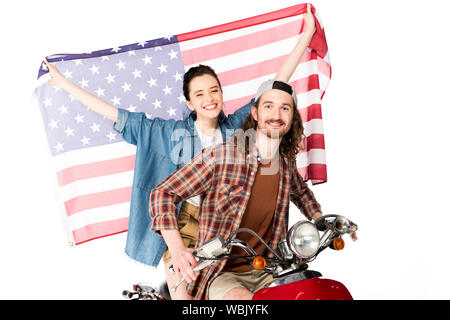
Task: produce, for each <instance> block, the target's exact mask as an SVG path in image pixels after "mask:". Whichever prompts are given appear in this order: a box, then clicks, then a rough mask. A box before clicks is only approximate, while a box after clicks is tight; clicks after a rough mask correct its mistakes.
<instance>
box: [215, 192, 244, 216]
mask: <svg viewBox="0 0 450 320" xmlns="http://www.w3.org/2000/svg"><path fill="white" fill-rule="evenodd" d="M244 197H245V190H244V187H243V186H241V185H231V184H222V185H220V186H219V187H218V191H217V207H216V208H217V211H216V214H217V215H218V216H221V217H222V218H225V217H234V216H236V214H237V213H238V212H239V210H240V209H241V203H242V200H243V198H244Z"/></svg>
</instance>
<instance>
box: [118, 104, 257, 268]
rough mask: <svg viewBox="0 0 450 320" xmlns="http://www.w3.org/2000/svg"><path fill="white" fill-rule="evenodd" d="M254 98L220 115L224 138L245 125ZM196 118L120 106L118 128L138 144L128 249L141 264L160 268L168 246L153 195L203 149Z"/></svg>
mask: <svg viewBox="0 0 450 320" xmlns="http://www.w3.org/2000/svg"><path fill="white" fill-rule="evenodd" d="M253 101H254V99H252V100H251V101H250V102H249V103H248V104H246V105H245V106H243V107H241V108H240V109H238V110H237V111H236V112H235V113H233V114H230V115H228V116H225V115H224V114H223V113H222V114H221V115H220V116H219V125H220V130H221V132H222V137H223V141H226V140H228V139H229V138H230V137H231V135H232V134H233V133H234V131H235V130H236V129H237V128H240V127H241V125H242V124H243V122H244V120H245V118H246V117H247V115H248V114H249V113H250V109H251V106H252V104H253ZM195 119H196V115H195V113H191V114H190V116H189V117H188V118H187V119H186V120H163V119H160V118H155V119H148V118H147V117H146V116H145V113H138V112H128V111H127V110H124V109H119V114H118V120H117V122H116V123H115V124H114V129H115V130H116V131H117V132H119V133H121V134H122V136H123V138H124V140H125V141H127V142H128V143H131V144H133V145H135V146H136V160H135V166H134V176H133V186H132V193H131V203H130V216H129V222H128V234H127V243H126V248H125V252H126V254H127V255H128V256H129V257H130V258H132V259H134V260H137V261H139V262H141V263H144V264H147V265H150V266H155V267H156V266H157V265H158V263H159V261H160V260H161V257H162V255H163V253H164V251H165V250H166V248H167V247H166V243H165V242H164V239H163V238H162V237H161V236H160V235H158V234H156V233H155V232H153V231H152V230H150V226H151V223H152V221H151V219H150V215H149V196H150V192H151V190H152V189H153V188H154V187H155V186H156V185H158V184H159V183H160V182H161V181H162V180H164V179H165V178H166V177H167V176H169V175H170V174H171V173H172V172H174V171H175V170H177V169H178V168H180V167H181V166H182V165H183V164H185V163H187V162H188V161H190V160H191V159H192V158H193V157H194V155H196V154H197V153H198V152H200V150H201V142H200V139H199V137H198V135H197V131H196V130H195V125H194V121H195Z"/></svg>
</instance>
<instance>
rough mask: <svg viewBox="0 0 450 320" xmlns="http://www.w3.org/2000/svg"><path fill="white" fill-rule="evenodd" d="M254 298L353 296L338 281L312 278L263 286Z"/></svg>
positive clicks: (327, 298) (309, 298)
mask: <svg viewBox="0 0 450 320" xmlns="http://www.w3.org/2000/svg"><path fill="white" fill-rule="evenodd" d="M253 300H353V297H352V295H351V294H350V292H349V291H348V289H347V288H346V287H345V286H344V285H343V284H342V283H340V282H338V281H335V280H330V279H322V278H311V279H305V280H300V281H294V282H289V283H285V284H281V285H277V286H273V287H266V288H262V289H261V290H258V291H257V292H256V293H255V294H254V296H253Z"/></svg>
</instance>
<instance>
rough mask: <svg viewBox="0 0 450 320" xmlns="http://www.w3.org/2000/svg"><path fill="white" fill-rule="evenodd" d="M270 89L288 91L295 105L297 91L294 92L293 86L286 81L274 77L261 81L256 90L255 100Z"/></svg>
mask: <svg viewBox="0 0 450 320" xmlns="http://www.w3.org/2000/svg"><path fill="white" fill-rule="evenodd" d="M272 89H278V90H281V91H284V92H287V93H289V94H290V95H291V96H292V99H294V103H295V105H297V93H296V92H295V90H294V88H293V87H292V86H291V85H290V84H289V83H287V82H284V81H279V80H274V79H270V80H266V81H264V82H263V83H261V85H260V86H259V88H258V90H257V91H256V96H255V100H258V99H259V97H261V95H262V94H263V93H264V92H266V91H269V90H272Z"/></svg>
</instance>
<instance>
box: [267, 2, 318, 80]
mask: <svg viewBox="0 0 450 320" xmlns="http://www.w3.org/2000/svg"><path fill="white" fill-rule="evenodd" d="M303 19H304V23H305V27H304V29H303V34H302V36H301V38H300V39H299V40H298V42H297V44H296V46H295V48H294V49H293V50H292V52H291V53H290V54H289V56H288V58H287V59H286V61H285V62H284V63H283V64H282V66H281V68H280V70H278V73H277V75H276V76H275V80H280V81H284V82H289V79H290V78H291V76H292V74H293V73H294V71H295V69H296V68H297V65H298V63H299V62H300V59H301V58H302V56H303V54H304V53H305V51H306V48H308V46H309V43H310V42H311V39H312V37H313V35H314V32H316V23H315V20H314V15H313V14H312V12H311V6H310V5H309V4H308V7H307V11H306V13H305V14H304V17H303Z"/></svg>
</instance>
